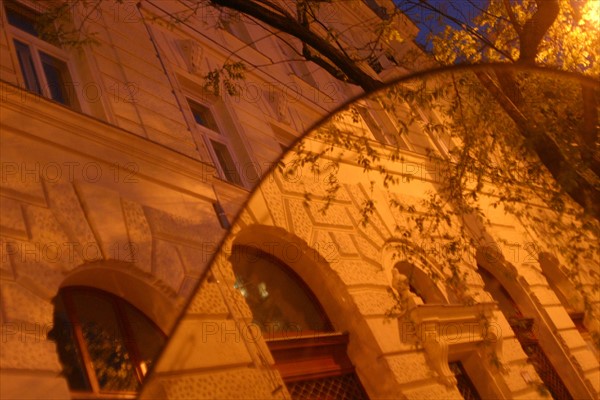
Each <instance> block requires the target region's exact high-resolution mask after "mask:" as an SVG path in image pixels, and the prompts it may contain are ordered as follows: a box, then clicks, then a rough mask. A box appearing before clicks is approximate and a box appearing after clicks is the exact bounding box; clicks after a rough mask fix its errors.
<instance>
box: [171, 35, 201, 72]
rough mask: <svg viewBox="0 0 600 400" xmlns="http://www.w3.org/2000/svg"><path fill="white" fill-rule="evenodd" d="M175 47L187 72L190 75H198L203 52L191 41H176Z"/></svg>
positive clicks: (196, 43)
mask: <svg viewBox="0 0 600 400" xmlns="http://www.w3.org/2000/svg"><path fill="white" fill-rule="evenodd" d="M177 46H178V47H179V51H180V53H181V56H182V57H183V60H184V61H185V64H186V66H187V69H188V72H189V73H191V74H196V73H199V72H200V63H201V61H202V52H203V50H202V47H201V46H200V45H199V44H198V42H196V41H194V40H191V39H181V40H178V41H177Z"/></svg>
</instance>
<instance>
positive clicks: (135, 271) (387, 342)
mask: <svg viewBox="0 0 600 400" xmlns="http://www.w3.org/2000/svg"><path fill="white" fill-rule="evenodd" d="M380 3H382V2H380ZM385 4H387V6H388V7H390V6H391V4H390V3H385ZM43 7H45V4H44V2H34V1H29V0H19V1H17V0H11V1H3V2H2V4H1V7H0V10H1V13H2V15H1V23H2V29H1V35H2V36H1V37H0V52H1V55H2V57H1V62H0V74H1V75H0V79H1V81H0V85H1V90H0V96H1V101H2V103H1V107H2V108H1V114H0V135H1V136H0V137H1V142H0V144H1V166H2V169H1V173H2V175H1V182H0V199H1V221H0V229H1V230H0V239H1V248H0V251H1V259H2V264H1V275H0V278H1V279H0V285H1V294H0V296H1V313H0V318H1V323H2V343H1V346H2V347H1V350H2V351H1V353H0V360H1V364H0V368H1V369H0V380H1V381H0V391H1V392H0V393H1V395H2V398H6V399H31V398H53V399H54V398H76V399H89V398H138V397H139V398H148V399H162V398H188V399H197V398H206V399H232V398H239V399H267V398H297V399H302V398H319V399H322V398H325V399H337V398H349V399H358V398H371V399H397V398H410V399H413V398H414V399H425V398H429V399H450V398H457V399H460V398H467V399H470V398H494V399H495V398H506V399H509V398H522V399H531V398H544V396H545V395H544V391H550V394H551V395H552V396H554V397H555V398H557V399H563V398H564V399H566V398H576V399H584V398H598V394H599V392H600V368H599V365H598V353H597V349H596V348H594V347H593V346H590V345H589V342H590V337H589V336H590V332H592V333H593V332H597V331H598V329H599V328H598V325H597V321H593V320H590V318H587V315H589V313H588V310H586V309H584V307H583V303H582V300H581V295H580V294H579V293H578V291H580V290H587V289H588V288H587V286H590V287H591V286H592V285H593V284H594V280H595V279H596V277H597V273H598V272H597V271H598V265H597V264H594V265H591V266H589V270H590V271H591V272H592V273H591V274H590V277H589V280H588V281H586V285H587V286H586V287H584V288H583V289H581V288H577V289H576V288H575V286H574V285H573V284H572V282H571V281H570V280H569V279H568V276H569V266H568V265H565V261H564V260H562V259H561V257H560V254H558V255H557V254H550V253H539V254H536V256H535V257H533V258H532V257H530V254H527V252H526V251H524V252H525V253H526V254H525V255H523V253H521V254H520V255H518V256H517V255H516V254H515V253H513V252H512V250H508V249H504V251H501V252H499V253H498V252H495V253H494V254H493V256H492V257H491V256H490V252H489V248H490V246H491V243H492V244H493V243H506V242H507V241H508V242H510V243H516V244H520V245H521V246H523V244H525V243H530V242H532V241H535V240H536V237H535V236H533V235H532V234H531V232H528V231H527V229H526V227H524V226H522V224H521V223H520V222H519V221H518V220H517V219H516V218H512V217H510V216H508V215H507V214H505V213H503V212H502V211H500V210H495V209H492V208H491V207H489V215H488V217H489V218H490V219H491V220H492V221H493V222H494V223H493V224H492V228H486V229H487V230H486V231H485V232H482V231H478V230H481V229H483V228H482V227H480V226H478V225H477V224H473V226H470V227H469V229H471V230H472V231H477V232H478V234H479V235H483V234H484V233H485V235H487V236H486V237H488V238H489V239H490V240H489V241H488V242H486V244H484V245H482V246H481V248H480V249H477V250H476V251H475V252H474V254H473V256H472V257H471V258H470V260H467V261H465V262H464V263H463V264H462V265H461V271H462V274H463V275H464V276H465V277H466V282H467V285H468V290H469V292H470V293H471V294H472V298H473V301H472V302H470V303H468V304H465V302H463V301H461V299H459V298H457V297H456V295H455V294H454V293H453V292H452V290H450V289H449V288H448V287H447V286H446V285H445V284H444V282H445V280H444V279H441V280H440V279H437V280H436V279H433V276H438V277H444V276H445V275H447V274H448V271H445V270H444V269H443V268H442V267H440V265H439V263H438V262H437V261H436V258H435V256H432V255H431V254H430V255H421V253H420V251H421V250H419V249H418V246H417V243H418V242H419V239H418V238H413V239H412V240H411V241H403V240H400V239H398V235H397V228H398V226H402V225H403V223H404V222H403V221H404V220H405V216H404V215H403V214H402V212H400V211H398V210H396V209H393V208H389V207H388V208H386V207H383V208H377V210H376V211H375V212H374V213H373V214H372V215H371V217H370V218H369V221H368V222H366V223H363V220H362V214H361V212H362V209H363V205H364V204H365V202H366V201H368V200H369V199H371V200H374V201H376V202H377V203H378V204H388V203H389V202H390V199H393V200H394V201H396V202H399V203H402V204H405V205H407V206H409V205H410V206H414V207H418V203H419V200H420V199H421V198H423V197H424V196H425V193H427V192H428V191H431V190H435V188H436V185H435V184H436V178H435V176H432V174H433V175H435V174H436V172H435V169H431V168H430V166H429V165H428V159H427V157H426V153H427V151H428V150H427V149H431V148H440V146H442V145H443V143H441V142H440V139H439V138H437V137H434V136H432V135H430V134H427V133H426V132H425V131H423V130H420V129H417V128H414V129H413V128H411V129H409V131H408V133H407V135H406V136H405V141H404V142H403V144H402V148H403V151H402V161H398V160H396V161H390V163H389V166H388V168H389V169H390V170H391V171H392V172H393V173H394V174H396V175H397V176H398V177H404V176H408V175H412V177H413V178H415V176H418V178H419V179H412V180H411V181H410V182H408V181H407V183H406V185H402V186H401V187H397V188H396V189H394V188H392V189H389V190H388V189H386V190H384V189H383V187H384V182H382V181H381V179H379V178H373V177H369V176H368V175H365V174H363V173H362V170H363V166H361V165H358V164H357V163H355V162H354V161H353V160H355V157H354V156H356V154H354V155H353V154H351V152H342V151H340V152H339V154H337V156H336V158H335V160H336V168H339V173H338V175H337V177H338V178H337V179H339V184H340V189H339V190H338V192H337V195H336V197H335V199H334V200H333V201H332V202H331V204H328V206H327V211H326V212H322V211H321V208H322V206H323V205H324V204H325V202H326V199H327V198H328V192H327V188H328V186H327V183H328V181H327V177H328V176H329V173H328V172H327V168H326V167H323V169H322V171H321V172H320V173H315V171H314V170H312V169H310V167H309V166H308V165H305V166H304V167H299V168H298V169H294V170H293V171H292V170H291V169H290V168H286V167H285V166H286V165H287V166H288V167H289V166H290V165H292V161H293V159H292V155H290V154H288V156H287V157H288V158H285V159H284V160H283V164H281V165H283V166H284V168H283V169H282V170H281V169H277V168H272V166H273V165H274V163H275V162H276V161H277V160H278V158H279V156H280V155H281V153H282V151H284V150H285V149H288V148H289V147H290V146H291V145H292V144H293V143H294V142H295V140H296V138H298V137H299V136H300V135H301V134H302V133H303V132H306V131H307V130H308V129H309V128H311V127H312V126H313V124H315V123H316V122H317V121H318V120H320V119H321V118H322V117H324V116H326V115H328V114H329V113H330V112H331V111H332V110H334V109H336V108H337V107H338V106H340V105H341V104H343V103H344V102H345V101H346V100H348V99H350V98H352V97H354V96H355V95H357V94H358V91H357V90H356V89H355V88H353V87H351V86H350V85H345V84H343V83H339V82H337V81H332V80H331V78H330V77H329V76H328V75H327V74H326V73H325V72H323V71H322V70H320V69H318V68H317V67H316V66H315V65H313V64H311V63H305V62H301V61H295V60H294V53H293V52H294V51H296V50H297V47H294V46H295V44H294V42H293V41H291V40H290V39H288V40H287V42H286V41H282V40H279V38H278V37H277V35H272V34H267V33H268V32H266V31H265V30H264V29H263V27H261V26H259V25H257V24H255V23H252V22H251V21H249V20H247V19H245V18H243V17H240V16H239V15H235V14H231V15H229V14H227V13H226V12H225V11H223V10H219V9H216V8H213V7H209V6H203V7H200V8H196V9H194V8H193V6H192V2H188V1H184V0H182V1H170V0H165V1H161V0H147V1H142V2H133V1H131V2H130V1H125V2H122V3H121V2H100V3H98V7H95V8H92V9H90V8H89V7H88V8H85V4H83V3H82V2H77V3H74V5H73V9H72V10H71V12H70V14H69V15H71V16H72V20H70V21H68V22H69V23H70V24H72V27H77V28H78V29H80V30H82V31H83V32H87V33H93V36H91V37H93V39H94V42H95V43H93V44H87V43H83V44H81V45H80V46H75V47H59V46H57V45H54V44H52V43H51V42H49V41H47V40H45V39H44V35H42V33H41V32H40V26H39V25H38V24H36V23H35V21H36V19H37V18H39V15H40V13H43V12H44V11H45V10H44V8H43ZM384 10H385V9H383V8H381V7H380V6H379V5H378V4H377V2H373V1H347V2H338V3H335V2H334V3H333V4H332V5H328V6H327V5H324V6H323V8H322V9H321V11H320V12H322V17H323V18H329V20H330V21H331V22H332V23H333V24H338V25H339V26H340V30H343V29H344V27H346V29H348V28H347V27H348V26H359V25H360V24H359V22H364V21H370V20H373V21H379V20H380V19H381V18H384V17H385V15H386V13H385V12H384ZM184 16H185V18H184ZM168 21H170V22H171V23H168ZM395 23H396V24H397V29H398V31H399V32H400V33H401V34H402V35H403V38H402V39H398V40H395V41H392V42H391V43H389V46H393V47H394V49H395V50H398V51H402V52H403V53H407V52H419V51H420V50H419V48H418V47H417V46H416V45H414V43H413V42H412V40H411V39H412V38H414V36H415V35H416V32H417V28H416V27H415V26H414V25H412V24H411V23H410V21H408V20H407V19H404V18H398V20H397V21H395ZM360 26H362V28H361V29H365V28H364V24H363V25H360ZM67 28H68V26H67ZM67 28H65V27H64V26H63V29H67ZM348 37H349V38H351V39H348V40H354V41H356V42H358V43H360V40H361V36H360V34H359V33H357V32H354V31H352V29H350V30H349V34H348ZM285 43H290V44H291V45H286V44H285ZM232 52H233V54H234V55H235V57H236V60H238V59H239V60H240V61H242V62H243V63H244V64H245V65H247V66H250V68H249V70H248V71H247V73H246V77H245V79H244V80H243V81H242V82H241V83H240V82H238V84H239V86H238V90H237V93H227V91H226V90H225V91H222V92H221V94H220V95H216V94H214V93H213V92H212V91H208V90H207V89H206V88H205V80H204V78H203V76H205V75H206V74H207V73H208V72H209V71H211V70H214V69H215V68H217V67H219V66H222V65H224V63H225V64H226V63H227V61H229V59H230V57H231V54H232ZM370 64H371V65H370V66H369V67H367V66H365V68H371V70H372V73H373V75H374V76H376V75H377V74H379V77H380V78H381V79H382V80H391V79H392V78H394V77H398V76H402V75H405V74H406V73H407V72H409V71H408V70H406V69H404V68H401V67H399V66H397V65H395V64H394V63H393V62H392V60H391V59H389V58H388V57H385V56H383V55H382V56H381V57H380V58H379V59H377V60H373V61H372V62H371V63H370ZM221 72H222V73H223V74H225V73H226V72H224V71H221ZM223 76H224V75H223ZM369 101H370V100H369V99H363V100H360V101H359V102H357V103H356V104H357V107H358V108H359V109H361V110H363V109H364V111H362V112H360V113H359V116H358V117H357V118H354V119H353V118H348V117H347V116H346V115H345V114H344V113H343V112H342V113H341V114H339V115H341V117H340V118H338V119H335V121H338V122H336V123H340V124H345V125H344V127H345V128H344V129H346V130H348V131H350V132H354V133H356V135H357V136H359V135H368V137H369V138H370V140H372V142H373V145H374V146H378V148H381V149H382V151H385V149H386V146H387V145H388V144H389V143H388V142H387V139H386V137H385V135H384V134H383V133H382V132H384V131H386V130H388V129H393V128H394V126H393V121H391V120H389V119H387V118H386V116H385V113H383V112H382V111H381V110H379V111H377V110H373V109H370V108H369V107H368V105H369ZM360 107H363V108H360ZM339 121H342V122H339ZM315 132H316V133H314V134H312V135H309V137H308V138H307V139H306V140H305V142H304V144H303V145H304V146H306V147H307V148H310V149H312V150H313V151H314V152H319V151H320V150H321V149H322V148H324V146H327V144H326V143H323V142H322V141H320V140H319V138H318V135H317V133H318V129H317V130H316V131H315ZM333 160H334V158H330V159H324V162H325V164H327V162H333ZM338 163H339V167H337V165H338ZM332 165H333V164H332ZM432 171H433V172H432ZM291 172H293V173H291ZM267 174H268V177H267V178H265V179H264V180H262V182H261V178H262V177H263V176H265V175H267ZM259 183H260V185H259ZM254 188H257V189H256V191H254V192H251V190H252V189H254ZM306 193H310V194H311V195H312V200H311V201H308V202H307V201H306V198H305V197H306ZM238 214H239V216H238ZM236 216H238V217H237V218H236ZM459 223H467V222H464V221H461V222H459ZM500 247H501V246H500ZM496 248H497V247H494V249H496ZM399 249H400V250H399ZM509 254H510V256H509ZM432 271H433V272H432ZM594 271H595V273H596V275H594V274H593V272H594ZM432 274H433V275H432ZM596 300H597V299H596ZM592 306H593V307H596V308H597V307H598V303H593V304H592ZM586 313H587V314H586ZM546 395H547V394H546Z"/></svg>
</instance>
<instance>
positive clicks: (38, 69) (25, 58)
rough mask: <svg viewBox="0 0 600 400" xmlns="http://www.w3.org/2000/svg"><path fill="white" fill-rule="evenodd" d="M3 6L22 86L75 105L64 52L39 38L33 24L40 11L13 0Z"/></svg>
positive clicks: (66, 103)
mask: <svg viewBox="0 0 600 400" xmlns="http://www.w3.org/2000/svg"><path fill="white" fill-rule="evenodd" d="M5 10H6V19H7V21H8V24H9V25H10V27H9V28H10V34H11V35H12V37H13V43H14V46H15V51H16V55H17V60H18V63H19V68H20V69H21V75H22V76H23V83H24V86H25V88H26V89H27V90H29V91H31V92H34V93H37V94H39V95H41V96H44V97H46V98H49V99H52V100H54V101H56V102H59V103H61V104H64V105H66V106H69V107H72V108H75V109H78V108H79V104H78V102H77V97H76V96H75V91H74V88H75V85H74V84H73V80H72V78H71V73H70V72H69V67H68V65H67V62H66V59H67V56H66V54H65V53H64V51H62V50H61V49H60V48H58V47H56V46H54V45H52V44H50V43H48V42H46V41H44V40H42V39H41V38H40V35H39V31H38V27H37V26H36V18H37V17H38V15H39V14H37V13H35V12H34V11H32V10H29V9H27V8H24V7H21V6H20V5H19V4H17V3H15V2H6V6H5Z"/></svg>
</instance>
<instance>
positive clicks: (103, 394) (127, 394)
mask: <svg viewBox="0 0 600 400" xmlns="http://www.w3.org/2000/svg"><path fill="white" fill-rule="evenodd" d="M48 337H49V338H50V339H52V340H54V341H55V342H56V346H57V351H58V355H59V358H60V361H61V364H62V366H63V373H64V375H65V378H66V379H67V381H68V384H69V387H70V389H71V392H72V395H73V398H106V399H109V398H135V395H136V392H137V390H138V389H139V387H140V384H141V382H142V379H143V378H144V376H145V375H146V373H147V372H148V370H149V368H150V367H151V366H152V363H153V362H154V359H155V358H156V356H157V355H158V352H159V351H160V349H161V348H162V346H163V344H164V342H165V335H164V334H163V333H162V332H161V331H160V329H158V327H157V326H156V325H155V324H154V323H153V322H152V321H150V320H149V319H148V318H147V317H146V316H145V315H144V314H142V313H141V312H140V311H139V310H138V309H137V308H135V307H133V306H132V305H131V304H129V303H128V302H126V301H125V300H123V299H122V298H120V297H117V296H114V295H112V294H110V293H107V292H104V291H101V290H97V289H93V288H88V287H67V288H63V289H61V290H60V292H59V293H58V295H57V296H56V298H55V309H54V327H53V328H52V330H51V331H50V332H49V333H48Z"/></svg>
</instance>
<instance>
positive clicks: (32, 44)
mask: <svg viewBox="0 0 600 400" xmlns="http://www.w3.org/2000/svg"><path fill="white" fill-rule="evenodd" d="M9 9H11V10H14V11H16V12H17V13H20V14H24V15H26V16H27V15H28V14H31V16H32V17H33V18H35V16H36V15H39V12H38V11H36V10H35V9H33V8H32V7H31V6H29V5H28V4H26V3H24V2H20V1H10V2H4V4H3V15H4V17H3V21H2V22H3V23H4V24H5V27H6V29H5V32H6V34H7V42H8V45H9V48H10V49H11V51H12V54H13V55H14V56H15V59H14V66H15V73H16V76H17V79H18V80H19V84H20V86H21V87H22V88H24V89H25V90H27V91H28V92H30V93H33V94H35V95H37V96H40V97H44V98H45V99H47V100H50V101H53V102H55V103H58V104H61V105H63V106H65V107H69V108H71V109H73V110H76V111H82V102H81V101H80V99H79V97H78V95H77V90H76V86H77V84H76V83H77V82H78V80H77V79H78V76H77V74H76V73H75V68H74V67H73V62H72V57H71V56H70V55H69V53H68V52H67V51H66V50H64V49H61V48H60V47H58V46H56V45H54V44H52V43H49V42H47V41H45V40H43V39H42V38H40V37H39V36H35V35H33V34H31V33H29V32H27V31H24V30H21V29H20V28H18V27H17V26H15V25H13V24H11V23H10V22H9V20H8V11H9ZM16 42H20V43H21V44H24V45H26V46H28V47H29V55H30V57H31V61H32V67H33V73H34V75H35V78H36V79H37V84H38V86H39V90H40V92H37V91H35V90H32V89H30V88H29V87H28V85H27V78H26V76H25V74H24V72H23V68H22V67H21V62H20V60H19V53H18V51H17V44H16ZM43 54H45V55H47V56H50V57H51V58H53V59H55V60H57V61H59V62H61V63H64V65H65V68H66V71H65V72H66V75H67V76H66V78H67V79H66V80H68V81H69V82H70V85H69V84H68V82H67V84H65V85H62V86H63V87H62V90H63V93H64V94H65V95H66V101H65V102H61V101H59V100H56V99H54V98H53V97H52V92H51V90H50V87H51V86H50V84H49V82H48V77H47V76H46V71H45V70H44V64H43V62H42V55H43ZM63 78H65V77H63Z"/></svg>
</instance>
